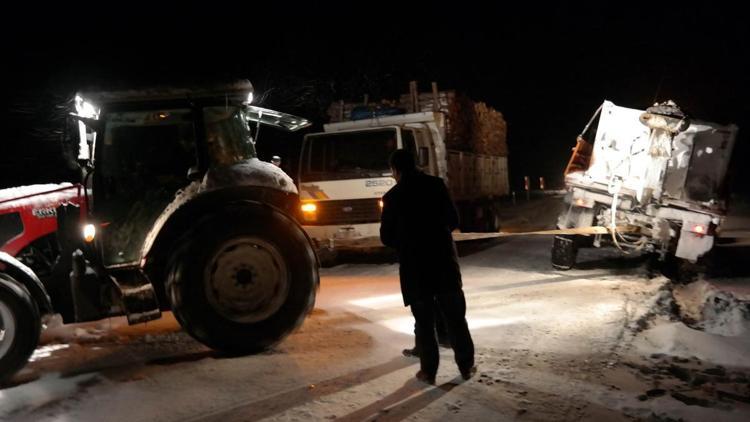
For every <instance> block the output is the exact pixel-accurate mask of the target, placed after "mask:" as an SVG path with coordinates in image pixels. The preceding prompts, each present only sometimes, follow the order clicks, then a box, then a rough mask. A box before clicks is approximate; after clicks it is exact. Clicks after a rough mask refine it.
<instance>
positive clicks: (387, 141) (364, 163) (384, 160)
mask: <svg viewBox="0 0 750 422" xmlns="http://www.w3.org/2000/svg"><path fill="white" fill-rule="evenodd" d="M396 139H397V134H396V129H394V128H388V129H382V130H368V131H361V132H344V133H330V134H321V135H313V136H310V137H308V138H307V142H305V146H304V150H303V151H302V156H301V159H302V160H301V161H302V165H301V169H300V170H301V171H300V180H301V181H303V182H312V181H317V180H331V179H336V180H341V179H360V178H367V177H382V176H387V175H390V169H389V168H388V157H389V156H390V154H391V152H393V151H394V150H396V146H397V144H396Z"/></svg>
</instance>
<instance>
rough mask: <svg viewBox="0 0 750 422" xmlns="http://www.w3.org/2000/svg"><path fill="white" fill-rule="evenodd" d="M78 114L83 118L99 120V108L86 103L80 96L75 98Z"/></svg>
mask: <svg viewBox="0 0 750 422" xmlns="http://www.w3.org/2000/svg"><path fill="white" fill-rule="evenodd" d="M75 105H76V114H78V115H79V116H81V117H88V118H91V119H98V118H99V111H100V110H99V108H97V107H96V106H94V105H93V104H91V103H90V102H88V101H86V100H84V99H83V97H81V96H80V95H76V98H75Z"/></svg>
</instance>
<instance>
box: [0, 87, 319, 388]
mask: <svg viewBox="0 0 750 422" xmlns="http://www.w3.org/2000/svg"><path fill="white" fill-rule="evenodd" d="M251 101H252V85H250V83H249V82H246V81H245V82H241V83H236V84H232V85H226V86H220V87H212V88H209V89H206V88H199V89H195V88H192V89H166V88H164V89H150V90H144V91H123V92H97V93H90V94H80V95H78V96H76V101H75V104H76V113H71V119H72V121H73V122H74V123H75V127H76V128H77V130H76V136H77V137H78V138H79V139H80V152H79V161H80V162H81V163H82V166H83V167H84V168H85V171H83V174H84V177H83V180H82V181H81V183H80V184H63V185H35V186H27V187H22V188H12V189H5V190H1V191H0V248H2V252H0V381H2V380H3V379H7V378H8V377H10V376H11V375H13V374H14V373H15V372H16V371H17V370H19V369H20V368H22V367H23V366H24V365H25V363H26V361H27V360H28V358H29V356H30V355H31V353H32V352H33V350H34V349H35V348H36V345H37V343H38V340H39V335H40V331H41V328H42V321H43V319H44V318H46V317H47V316H50V315H53V314H60V315H61V316H62V319H63V322H65V323H71V322H84V321H93V320H98V319H102V318H106V317H110V316H116V315H125V316H127V320H128V322H129V323H130V324H136V323H141V322H145V321H149V320H153V319H156V318H159V317H160V316H161V312H162V311H164V310H169V309H171V310H172V312H174V315H175V317H176V319H177V320H178V321H179V323H180V324H181V325H182V326H183V328H184V329H185V330H186V331H187V332H188V333H189V334H190V335H192V336H193V337H194V338H196V339H197V340H199V341H201V342H202V343H204V344H206V345H207V346H209V347H212V348H214V349H217V350H220V351H223V352H227V353H232V354H235V353H242V354H244V353H253V352H258V351H261V350H264V349H266V348H268V347H269V346H272V345H273V344H276V343H277V342H279V341H281V340H282V339H283V338H284V337H285V336H286V335H288V334H289V333H290V332H291V331H292V330H294V329H295V328H296V327H297V326H298V325H299V324H301V322H302V320H303V319H304V317H305V316H306V315H307V314H308V312H309V311H310V310H311V309H312V307H313V304H314V301H315V295H316V292H317V288H318V285H319V278H318V277H319V276H318V262H317V258H316V256H315V252H314V250H313V247H312V245H311V242H310V239H309V238H308V237H307V235H306V234H305V232H304V230H302V228H301V226H300V225H299V223H298V222H297V210H299V197H298V193H297V189H296V187H295V185H294V182H293V181H292V179H291V178H289V176H287V175H286V174H285V173H284V172H283V171H282V170H281V169H279V168H278V167H276V166H274V165H272V164H270V163H266V162H262V161H260V160H259V159H258V158H257V156H256V153H255V147H254V145H255V144H254V140H253V129H255V131H256V137H257V129H258V127H259V125H260V124H266V125H273V126H276V127H279V128H282V129H286V130H296V129H299V128H302V127H305V126H307V125H309V122H307V121H306V120H305V119H302V118H299V117H296V116H291V115H288V114H284V113H279V112H277V111H274V110H268V109H263V108H260V107H255V106H252V105H250V102H251ZM94 104H95V105H96V106H94ZM97 107H99V108H97Z"/></svg>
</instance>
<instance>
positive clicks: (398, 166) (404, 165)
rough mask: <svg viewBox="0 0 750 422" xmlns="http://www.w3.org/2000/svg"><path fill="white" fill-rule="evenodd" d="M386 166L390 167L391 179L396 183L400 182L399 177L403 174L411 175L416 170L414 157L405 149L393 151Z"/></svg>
mask: <svg viewBox="0 0 750 422" xmlns="http://www.w3.org/2000/svg"><path fill="white" fill-rule="evenodd" d="M388 164H389V165H390V166H391V171H392V172H393V177H394V178H395V179H396V181H397V182H398V181H401V177H403V175H404V174H408V173H412V172H415V171H416V170H417V165H416V164H415V163H414V156H413V155H411V153H410V152H409V151H407V150H405V149H397V150H395V151H393V153H392V154H391V157H390V158H389V159H388Z"/></svg>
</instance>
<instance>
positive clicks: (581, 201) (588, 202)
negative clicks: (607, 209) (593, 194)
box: [573, 196, 594, 208]
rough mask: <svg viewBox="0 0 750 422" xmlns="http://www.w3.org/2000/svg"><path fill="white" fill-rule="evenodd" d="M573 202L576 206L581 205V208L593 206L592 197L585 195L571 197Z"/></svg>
mask: <svg viewBox="0 0 750 422" xmlns="http://www.w3.org/2000/svg"><path fill="white" fill-rule="evenodd" d="M573 204H574V205H575V206H577V207H583V208H593V207H594V198H587V197H585V196H584V197H578V198H573Z"/></svg>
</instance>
